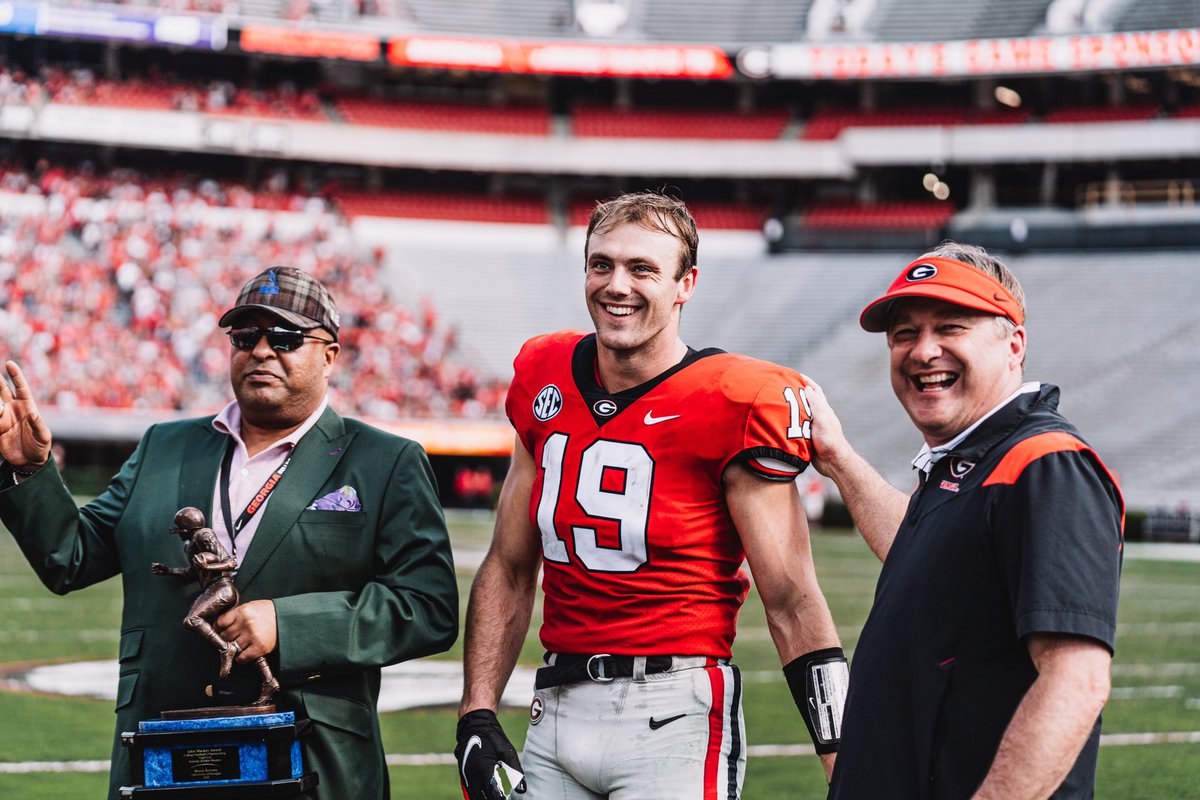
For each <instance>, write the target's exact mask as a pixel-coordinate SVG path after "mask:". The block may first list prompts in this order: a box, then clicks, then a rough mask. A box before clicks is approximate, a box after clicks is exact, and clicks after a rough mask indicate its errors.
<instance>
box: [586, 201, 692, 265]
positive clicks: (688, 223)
mask: <svg viewBox="0 0 1200 800" xmlns="http://www.w3.org/2000/svg"><path fill="white" fill-rule="evenodd" d="M625 223H633V224H634V225H640V226H641V227H643V228H646V229H647V230H651V231H661V232H662V233H666V234H668V235H670V236H674V237H675V238H676V239H678V240H679V242H680V243H681V244H682V245H683V248H682V251H681V252H680V254H679V268H678V269H677V270H676V271H675V280H679V279H680V278H682V277H683V276H684V275H686V274H687V271H688V270H689V269H691V268H692V267H694V266H696V250H697V248H698V246H699V243H700V234H699V233H698V232H697V231H696V220H695V219H693V218H692V212H690V211H688V207H687V206H686V205H684V203H683V201H682V200H678V199H676V198H674V197H670V196H668V195H665V194H660V193H659V192H630V193H628V194H623V195H621V196H619V197H614V198H613V199H611V200H605V201H603V202H597V203H596V207H595V208H593V209H592V216H591V219H589V220H588V228H587V237H586V238H585V239H584V242H583V257H584V259H585V261H586V259H587V254H588V245H589V244H590V243H591V241H592V233H606V232H608V231H610V230H612V229H613V228H615V227H617V226H618V225H623V224H625Z"/></svg>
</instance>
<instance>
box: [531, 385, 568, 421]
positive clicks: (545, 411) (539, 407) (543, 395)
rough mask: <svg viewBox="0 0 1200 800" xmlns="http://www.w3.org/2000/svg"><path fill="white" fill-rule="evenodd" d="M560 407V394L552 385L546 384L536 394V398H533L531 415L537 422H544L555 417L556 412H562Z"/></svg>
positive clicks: (561, 398)
mask: <svg viewBox="0 0 1200 800" xmlns="http://www.w3.org/2000/svg"><path fill="white" fill-rule="evenodd" d="M562 406H563V396H562V392H560V391H559V390H558V387H557V386H555V385H554V384H553V383H548V384H546V385H545V386H544V387H542V390H541V391H540V392H538V393H537V397H535V398H533V415H534V416H535V417H537V419H538V421H539V422H545V421H546V420H549V419H553V418H554V417H555V416H557V414H558V412H559V411H562Z"/></svg>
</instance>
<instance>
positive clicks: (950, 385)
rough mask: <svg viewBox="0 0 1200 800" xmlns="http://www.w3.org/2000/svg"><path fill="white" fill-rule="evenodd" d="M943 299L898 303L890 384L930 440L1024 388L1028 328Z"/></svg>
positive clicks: (891, 331) (891, 334) (945, 437)
mask: <svg viewBox="0 0 1200 800" xmlns="http://www.w3.org/2000/svg"><path fill="white" fill-rule="evenodd" d="M999 319H1000V318H998V317H994V316H991V315H989V314H983V313H979V312H975V311H972V310H970V309H967V308H963V307H962V306H956V305H952V304H950V303H947V302H944V301H942V300H932V299H928V298H916V299H911V300H898V301H896V304H895V308H894V310H893V311H892V314H891V320H890V323H889V325H888V331H887V341H888V349H889V350H890V352H891V374H892V389H893V390H894V391H895V392H896V397H897V399H899V400H900V404H901V405H902V406H904V410H905V411H907V412H908V416H909V417H911V418H912V421H913V424H914V425H916V426H917V429H918V430H920V431H921V433H922V434H924V436H925V441H926V442H927V443H928V444H929V445H930V446H931V447H936V446H937V445H941V444H945V443H946V442H948V441H950V440H951V439H953V438H954V437H955V436H957V435H958V434H959V433H961V432H962V431H964V430H966V429H967V428H969V427H970V426H971V424H972V423H974V422H975V421H976V420H978V419H979V418H980V417H982V416H983V415H984V414H986V413H988V412H989V411H991V410H992V409H993V408H995V407H996V406H997V405H999V404H1000V403H1001V402H1002V401H1003V400H1004V399H1005V398H1006V397H1008V396H1009V395H1011V394H1012V393H1013V392H1015V391H1017V389H1019V388H1020V387H1021V381H1022V372H1021V362H1022V360H1023V359H1024V356H1025V329H1024V328H1023V327H1014V326H1011V325H1006V324H1005V323H1004V322H1002V321H999Z"/></svg>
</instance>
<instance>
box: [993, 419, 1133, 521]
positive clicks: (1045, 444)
mask: <svg viewBox="0 0 1200 800" xmlns="http://www.w3.org/2000/svg"><path fill="white" fill-rule="evenodd" d="M1062 452H1082V453H1087V454H1088V455H1090V456H1091V457H1092V459H1093V460H1095V462H1096V464H1097V465H1098V466H1099V467H1100V469H1102V470H1104V474H1105V475H1106V476H1108V479H1109V481H1111V482H1112V485H1113V486H1114V487H1115V488H1116V490H1117V498H1118V501H1119V502H1120V504H1121V534H1122V545H1124V533H1125V500H1124V498H1123V497H1121V486H1120V484H1118V483H1117V479H1116V477H1114V476H1113V474H1112V473H1111V472H1109V471H1108V467H1106V466H1104V462H1103V461H1101V460H1100V456H1098V455H1096V452H1095V451H1094V450H1092V448H1090V447H1088V446H1087V445H1086V444H1084V443H1083V442H1081V441H1079V439H1077V438H1075V437H1074V436H1072V435H1071V434H1069V433H1064V432H1062V431H1050V432H1047V433H1039V434H1037V435H1036V436H1030V437H1029V438H1028V439H1025V440H1024V441H1022V442H1018V443H1017V444H1016V445H1015V446H1014V447H1013V448H1012V449H1011V450H1009V451H1008V452H1007V453H1005V454H1004V458H1002V459H1000V463H999V464H997V465H996V468H995V469H993V470H992V473H991V474H990V475H988V476H987V478H986V479H985V480H984V482H983V485H984V486H993V485H996V484H1002V485H1011V484H1014V483H1016V482H1017V479H1018V478H1020V477H1021V473H1022V472H1024V471H1025V468H1026V467H1027V466H1029V465H1030V464H1032V463H1033V462H1034V461H1037V460H1038V459H1039V458H1041V457H1042V456H1047V455H1050V454H1051V453H1062Z"/></svg>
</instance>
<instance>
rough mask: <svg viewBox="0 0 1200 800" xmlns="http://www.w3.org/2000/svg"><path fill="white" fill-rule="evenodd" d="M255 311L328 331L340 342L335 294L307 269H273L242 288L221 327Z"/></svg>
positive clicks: (222, 316)
mask: <svg viewBox="0 0 1200 800" xmlns="http://www.w3.org/2000/svg"><path fill="white" fill-rule="evenodd" d="M253 309H261V310H263V311H269V312H271V313H272V314H274V315H275V316H277V317H279V318H280V319H282V320H284V321H285V322H289V323H291V324H292V325H295V326H296V327H298V328H300V329H301V330H308V329H310V328H318V327H320V328H325V329H326V330H328V331H329V332H330V333H332V334H333V338H334V339H335V340H336V339H337V335H338V326H339V324H340V321H339V318H338V312H337V305H336V304H335V303H334V302H333V295H331V294H329V290H328V289H326V288H325V287H324V286H323V285H322V284H321V282H320V281H319V280H317V279H316V278H314V277H313V276H312V275H309V274H308V273H307V272H305V271H304V270H299V269H296V268H295V267H271V268H270V269H268V270H265V271H263V272H260V273H259V274H258V275H255V276H254V277H253V278H252V279H251V280H250V281H249V282H247V283H246V285H245V286H243V287H242V291H241V293H239V294H238V299H237V303H236V304H235V305H234V306H233V308H231V309H229V310H228V311H226V312H225V313H224V314H222V315H221V320H220V322H219V323H218V324H219V325H220V326H221V327H226V326H228V325H232V324H233V320H234V319H235V318H236V317H237V316H238V315H239V314H241V313H242V312H244V311H250V310H253Z"/></svg>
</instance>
